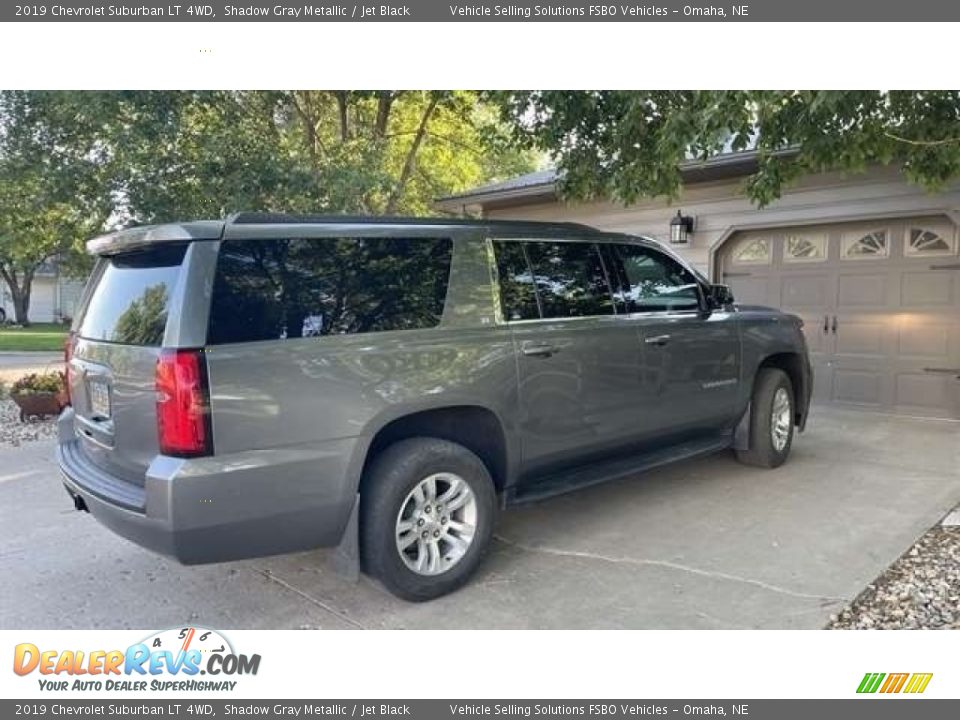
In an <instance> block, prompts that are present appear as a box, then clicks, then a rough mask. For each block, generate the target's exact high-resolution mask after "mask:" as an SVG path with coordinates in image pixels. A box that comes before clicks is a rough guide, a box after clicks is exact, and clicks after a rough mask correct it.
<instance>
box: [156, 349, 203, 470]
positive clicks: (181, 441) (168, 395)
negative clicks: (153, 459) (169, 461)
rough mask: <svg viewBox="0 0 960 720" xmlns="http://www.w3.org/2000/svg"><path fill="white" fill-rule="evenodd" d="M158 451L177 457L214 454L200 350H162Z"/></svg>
mask: <svg viewBox="0 0 960 720" xmlns="http://www.w3.org/2000/svg"><path fill="white" fill-rule="evenodd" d="M157 430H158V432H159V435H160V452H161V453H163V454H164V455H176V456H178V457H196V456H197V455H211V454H212V453H213V438H212V437H211V431H210V392H209V388H208V387H207V363H206V359H205V358H204V357H203V351H202V350H162V351H161V352H160V357H159V359H158V360H157Z"/></svg>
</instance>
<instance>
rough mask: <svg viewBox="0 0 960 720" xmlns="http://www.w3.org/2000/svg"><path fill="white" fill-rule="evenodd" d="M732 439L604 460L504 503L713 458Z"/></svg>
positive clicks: (535, 484)
mask: <svg viewBox="0 0 960 720" xmlns="http://www.w3.org/2000/svg"><path fill="white" fill-rule="evenodd" d="M731 440H732V438H731V435H730V434H729V433H726V434H724V435H720V436H713V437H710V438H706V439H700V440H688V441H687V442H683V443H680V444H678V445H671V446H670V447H666V448H663V449H660V450H654V451H651V452H647V453H643V454H640V455H632V456H629V457H621V458H617V459H616V460H608V461H606V462H603V461H601V462H597V463H594V464H591V465H585V466H582V467H576V468H574V469H572V470H567V471H565V472H562V473H558V474H554V475H547V476H545V477H543V478H542V479H539V480H532V481H530V483H529V485H527V484H525V485H522V486H520V487H514V488H511V490H512V492H509V494H508V495H507V497H506V498H505V502H504V504H505V505H506V506H508V507H512V506H516V505H525V504H527V503H532V502H537V501H539V500H545V499H546V498H551V497H554V496H556V495H563V494H564V493H568V492H573V491H574V490H580V489H582V488H586V487H590V486H591V485H599V484H600V483H605V482H610V481H611V480H619V479H621V478H625V477H629V476H631V475H636V474H637V473H641V472H643V471H645V470H650V469H652V468H655V467H660V466H661V465H669V464H671V463H674V462H677V461H679V460H689V459H690V458H695V457H699V456H700V455H709V454H712V453H715V452H719V451H721V450H726V449H727V448H729V447H730V444H731Z"/></svg>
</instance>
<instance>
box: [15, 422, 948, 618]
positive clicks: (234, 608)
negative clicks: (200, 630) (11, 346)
mask: <svg viewBox="0 0 960 720" xmlns="http://www.w3.org/2000/svg"><path fill="white" fill-rule="evenodd" d="M52 450H53V448H52V447H51V445H50V444H49V443H44V444H42V445H41V444H40V443H34V444H33V445H31V446H28V447H26V448H20V449H10V450H5V451H2V452H0V513H2V522H0V553H2V554H0V577H2V578H3V583H2V586H0V627H3V628H68V627H69V628H74V627H75V628H96V627H103V628H127V627H129V628H139V629H144V628H163V627H169V626H172V625H177V624H180V623H183V622H186V621H190V622H195V623H198V624H205V625H208V626H211V627H216V628H228V629H237V628H244V629H246V628H819V627H822V626H823V625H824V624H825V623H826V622H827V620H828V618H829V616H830V614H831V613H834V612H837V611H838V610H839V609H840V608H841V607H842V606H843V605H844V604H845V603H847V602H848V601H849V600H851V599H852V598H853V597H854V596H856V595H857V594H858V593H859V592H860V591H861V590H862V589H863V588H864V587H865V586H866V585H867V583H869V582H870V581H871V580H872V579H874V578H875V577H876V576H877V575H878V574H879V573H880V572H881V571H882V570H884V568H886V567H887V565H888V564H889V563H890V562H892V561H893V560H894V559H895V558H896V557H898V556H899V555H900V554H901V553H902V552H903V551H904V550H906V549H907V548H908V547H909V546H910V545H911V544H912V542H913V541H914V540H915V539H916V538H917V537H918V536H919V535H920V534H921V533H923V531H925V530H926V529H927V528H928V527H930V526H931V525H933V524H934V523H936V522H937V521H938V520H939V519H940V518H941V517H942V516H943V515H944V514H945V513H946V512H947V511H948V510H950V508H951V507H953V506H955V505H956V504H957V503H958V502H960V424H958V423H951V422H946V421H924V420H913V419H908V418H894V417H888V416H881V417H878V416H871V415H866V414H861V413H857V412H848V411H834V410H831V411H826V410H822V409H820V410H817V411H815V413H814V415H813V417H812V418H811V420H810V425H809V428H808V431H807V432H806V433H804V434H803V435H802V436H801V437H800V438H799V440H798V441H797V442H796V443H795V445H794V451H793V457H792V458H791V460H790V461H789V462H788V463H787V465H785V466H784V467H782V468H780V469H778V470H774V471H764V470H756V469H751V468H745V467H743V466H741V465H739V464H738V463H737V462H736V461H735V460H734V459H733V457H732V456H731V455H729V454H721V455H717V456H714V457H711V458H706V459H701V460H697V461H690V462H685V463H682V464H679V465H676V466H673V467H670V468H664V469H661V470H657V471H654V472H649V473H647V474H645V475H644V476H643V477H637V478H635V479H632V480H629V481H622V482H617V483H613V484H609V485H605V486H601V487H596V488H592V489H588V490H583V491H581V492H578V493H575V494H572V495H568V496H565V497H561V498H556V499H554V500H551V501H547V502H544V503H541V504H539V505H535V506H531V507H528V508H524V509H520V510H511V511H509V512H507V513H506V514H505V515H504V516H503V518H502V522H501V523H500V526H499V528H498V530H497V539H496V541H495V543H494V546H493V548H492V551H491V553H490V556H489V558H488V560H487V562H486V563H485V564H484V566H483V567H482V569H481V571H480V573H479V575H478V576H477V577H476V579H475V581H474V582H473V584H472V585H470V586H468V587H467V588H466V589H464V590H462V591H460V592H459V593H456V594H454V595H452V596H448V597H446V598H442V599H440V600H437V601H434V602H431V603H427V604H421V605H413V604H408V603H405V602H402V601H399V600H396V599H395V598H393V597H391V596H389V595H387V594H386V593H385V592H384V591H382V590H380V589H379V588H378V587H377V586H376V585H374V584H373V583H372V582H370V581H369V580H367V579H362V580H361V581H360V582H359V583H356V584H354V583H351V582H348V581H346V580H344V579H341V578H340V577H338V576H337V575H336V574H335V573H334V572H333V569H332V556H331V553H329V552H327V551H316V552H311V553H302V554H299V555H289V556H284V557H276V558H268V559H263V560H255V561H246V562H238V563H230V564H223V565H214V566H205V567H193V568H186V567H181V566H179V565H177V564H176V563H173V562H171V561H169V560H166V559H164V558H160V557H158V556H156V555H153V554H151V553H149V552H147V551H144V550H141V549H140V548H138V547H136V546H134V545H132V544H130V543H128V542H126V541H124V540H121V539H120V538H118V537H116V536H114V535H112V534H111V533H110V532H108V531H107V530H105V529H103V528H101V527H100V526H99V525H98V524H97V523H96V522H95V521H93V519H92V518H90V517H89V516H87V515H85V514H82V513H78V512H75V511H74V510H73V509H72V506H71V504H70V502H69V499H68V497H67V495H66V494H65V493H64V492H63V490H62V489H61V487H60V482H59V480H58V478H57V473H56V471H55V468H54V465H53V463H52V461H51V459H50V455H51V454H52ZM277 531H278V532H283V529H282V528H278V529H277Z"/></svg>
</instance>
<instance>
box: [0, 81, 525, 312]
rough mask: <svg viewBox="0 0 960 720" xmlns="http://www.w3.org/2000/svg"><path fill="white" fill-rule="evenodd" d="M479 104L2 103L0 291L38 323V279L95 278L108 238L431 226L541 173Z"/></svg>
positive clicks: (409, 95)
mask: <svg viewBox="0 0 960 720" xmlns="http://www.w3.org/2000/svg"><path fill="white" fill-rule="evenodd" d="M509 140H510V137H509V132H508V130H507V129H506V126H505V125H504V124H503V123H502V119H501V117H500V113H499V110H498V108H497V106H496V105H494V104H493V103H491V102H489V101H488V100H487V99H485V98H484V97H483V96H482V95H481V94H480V93H477V92H470V91H406V90H404V91H386V90H381V91H268V92H262V91H185V92H182V91H160V92H147V91H123V92H99V91H98V92H75V91H69V92H19V91H2V92H0V276H2V278H3V280H4V281H5V282H6V283H7V285H8V286H9V288H10V291H11V295H12V296H13V300H14V303H13V304H14V311H15V314H16V318H17V320H18V322H24V323H25V322H26V321H27V313H28V309H29V303H30V292H31V288H32V283H33V278H34V275H35V274H36V271H37V269H38V268H39V267H40V265H41V264H42V263H43V262H45V261H46V260H48V259H50V258H52V257H59V258H61V259H62V260H63V267H64V268H65V269H66V271H67V272H68V273H70V274H75V275H84V274H85V273H86V272H87V271H88V270H89V267H90V261H89V258H87V257H86V256H85V255H83V252H82V249H83V241H84V240H86V239H87V238H89V237H91V236H92V235H95V234H97V233H99V232H101V231H102V230H105V229H108V226H109V227H116V226H122V225H128V224H140V223H152V222H169V221H173V220H189V219H196V218H204V217H206V218H210V217H214V218H215V217H224V216H226V215H228V214H230V213H232V212H235V211H239V210H259V211H274V212H317V213H323V212H326V213H362V214H390V213H410V214H431V213H433V212H434V209H433V206H432V202H433V199H434V198H435V197H436V196H438V195H443V194H447V193H452V192H456V191H459V190H463V189H465V188H467V187H470V186H473V185H476V184H478V183H482V182H486V181H489V180H494V179H498V178H502V177H506V176H509V175H514V174H517V173H522V172H525V171H527V170H529V169H531V167H532V165H533V163H534V159H535V155H534V154H533V153H532V152H531V151H529V150H525V149H518V148H517V147H516V146H515V145H513V144H511V143H510V142H509Z"/></svg>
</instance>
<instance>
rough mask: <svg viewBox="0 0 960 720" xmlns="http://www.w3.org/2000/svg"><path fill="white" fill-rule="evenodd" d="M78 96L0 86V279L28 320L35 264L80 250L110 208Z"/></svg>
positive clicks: (100, 150)
mask: <svg viewBox="0 0 960 720" xmlns="http://www.w3.org/2000/svg"><path fill="white" fill-rule="evenodd" d="M91 128H92V125H91V124H90V123H88V122H87V119H86V110H85V109H84V107H83V105H82V103H78V102H77V98H76V96H73V95H69V94H60V93H42V92H26V91H4V92H0V277H2V279H3V281H4V282H5V283H6V285H7V287H8V288H9V290H10V295H11V297H12V300H13V310H14V315H15V318H16V321H17V322H18V323H21V324H24V325H26V324H28V311H29V307H30V294H31V291H32V288H33V280H34V277H35V275H36V272H37V270H38V269H39V268H40V266H41V265H42V264H43V263H44V262H46V261H48V260H50V259H51V258H55V257H58V256H63V255H69V254H71V253H73V252H77V251H79V249H80V248H81V246H82V241H83V240H84V239H86V238H87V237H89V236H90V235H91V234H93V233H95V232H97V231H98V230H99V229H100V228H101V227H102V225H103V223H104V222H105V220H106V218H107V217H108V215H109V213H110V208H111V206H112V198H111V191H110V187H109V186H107V185H105V184H104V178H105V175H104V170H105V168H106V165H107V161H106V155H105V148H104V146H103V144H102V142H101V141H100V140H99V139H98V138H97V136H96V134H95V133H92V132H89V131H90V129H91Z"/></svg>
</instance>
